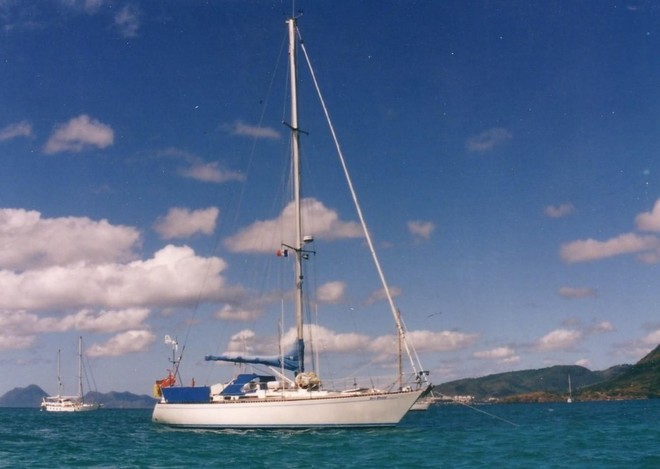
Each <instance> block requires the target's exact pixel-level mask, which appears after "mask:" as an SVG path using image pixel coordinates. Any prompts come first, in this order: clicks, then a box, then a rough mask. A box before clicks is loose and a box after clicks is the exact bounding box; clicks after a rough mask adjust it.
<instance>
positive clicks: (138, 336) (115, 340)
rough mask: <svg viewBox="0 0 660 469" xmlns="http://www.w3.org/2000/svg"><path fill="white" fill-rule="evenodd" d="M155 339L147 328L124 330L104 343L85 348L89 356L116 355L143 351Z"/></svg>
mask: <svg viewBox="0 0 660 469" xmlns="http://www.w3.org/2000/svg"><path fill="white" fill-rule="evenodd" d="M155 340H156V336H155V335H154V334H153V333H151V332H150V331H148V330H134V331H126V332H122V333H121V334H117V335H116V336H114V337H112V338H111V339H110V340H108V341H107V342H105V343H104V344H92V346H91V347H88V348H87V355H88V356H90V357H117V356H120V355H126V354H128V353H136V352H143V351H145V350H146V349H147V348H149V346H150V345H151V344H153V343H154V342H155Z"/></svg>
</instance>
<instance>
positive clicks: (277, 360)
mask: <svg viewBox="0 0 660 469" xmlns="http://www.w3.org/2000/svg"><path fill="white" fill-rule="evenodd" d="M302 347H304V345H302V344H296V345H294V347H293V349H291V350H290V351H289V352H288V353H285V354H284V355H283V356H280V355H271V356H265V357H259V356H255V355H206V356H205V357H204V360H206V361H207V362H208V361H221V362H230V363H251V364H254V365H268V366H273V367H275V368H284V369H285V370H289V371H300V356H301V355H302V353H303V350H304V349H302V350H301V348H302Z"/></svg>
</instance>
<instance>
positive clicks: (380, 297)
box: [367, 285, 403, 304]
mask: <svg viewBox="0 0 660 469" xmlns="http://www.w3.org/2000/svg"><path fill="white" fill-rule="evenodd" d="M389 290H390V295H391V296H392V298H396V297H397V296H399V295H401V293H402V292H403V290H401V288H399V287H397V286H391V285H390V287H389ZM385 300H387V292H386V291H385V289H384V288H381V289H379V290H376V291H375V292H373V293H372V294H371V295H369V298H367V304H373V303H376V302H378V301H385Z"/></svg>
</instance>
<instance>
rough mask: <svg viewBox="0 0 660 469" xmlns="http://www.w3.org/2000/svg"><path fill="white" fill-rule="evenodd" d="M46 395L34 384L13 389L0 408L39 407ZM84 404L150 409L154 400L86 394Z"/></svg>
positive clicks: (129, 395) (123, 394)
mask: <svg viewBox="0 0 660 469" xmlns="http://www.w3.org/2000/svg"><path fill="white" fill-rule="evenodd" d="M47 395H48V394H47V393H46V391H44V390H43V389H41V388H40V387H39V386H37V385H36V384H31V385H29V386H27V387H25V388H14V389H12V390H11V391H9V392H7V393H5V394H4V395H3V396H2V397H0V407H39V406H40V404H41V400H42V399H43V397H44V396H47ZM85 401H86V402H96V403H99V404H102V405H103V408H105V409H150V408H152V407H153V406H154V404H155V403H156V399H154V398H153V397H151V396H148V395H146V394H143V395H137V394H133V393H130V392H114V391H113V392H108V393H100V392H88V393H87V394H85Z"/></svg>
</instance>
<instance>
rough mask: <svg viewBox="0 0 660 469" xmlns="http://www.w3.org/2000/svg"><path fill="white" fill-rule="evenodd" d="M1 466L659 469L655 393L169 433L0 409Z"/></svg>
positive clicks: (143, 414)
mask: <svg viewBox="0 0 660 469" xmlns="http://www.w3.org/2000/svg"><path fill="white" fill-rule="evenodd" d="M0 467H12V468H15V467H16V468H21V467H25V468H61V467H102V468H132V467H135V468H151V467H153V468H160V467H163V468H179V467H181V468H183V467H187V468H193V467H218V468H220V467H234V468H248V467H249V468H349V467H360V468H379V467H383V468H397V467H401V468H403V467H405V468H423V467H437V468H445V467H446V468H468V467H470V468H471V467H507V468H510V467H513V468H515V467H520V468H537V467H543V468H553V467H557V468H560V467H571V468H572V467H587V468H592V467H593V468H610V467H611V468H627V469H632V468H660V400H653V401H632V402H587V403H581V402H576V403H573V404H564V403H559V404H511V405H483V406H475V407H474V408H469V407H464V406H460V405H438V406H433V407H431V408H430V409H429V410H428V411H424V412H411V413H409V414H408V415H407V416H406V417H405V419H404V420H403V421H402V422H401V424H400V425H399V426H398V427H393V428H381V429H350V430H295V431H294V430H283V431H280V430H245V431H236V430H232V431H216V430H176V429H171V428H167V427H163V426H160V425H156V424H153V423H152V422H151V410H110V409H102V410H99V411H97V412H87V413H80V414H68V415H67V414H52V413H46V412H40V411H39V410H38V409H8V408H5V409H0Z"/></svg>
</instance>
